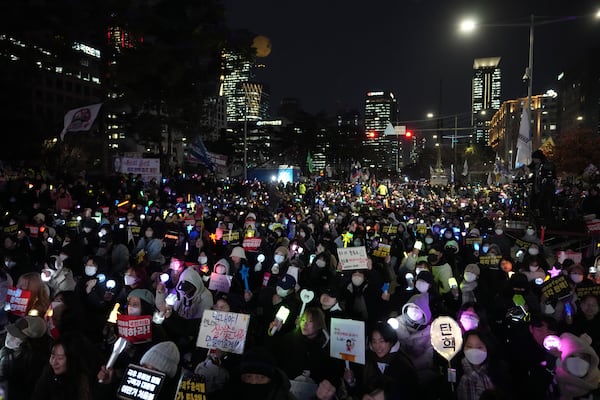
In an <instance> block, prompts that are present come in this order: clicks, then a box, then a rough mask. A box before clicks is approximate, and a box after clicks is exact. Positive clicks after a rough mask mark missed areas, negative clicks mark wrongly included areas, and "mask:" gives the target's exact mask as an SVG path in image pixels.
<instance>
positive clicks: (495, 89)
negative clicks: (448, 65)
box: [471, 57, 502, 144]
mask: <svg viewBox="0 0 600 400" xmlns="http://www.w3.org/2000/svg"><path fill="white" fill-rule="evenodd" d="M499 64H500V57H487V58H476V59H475V61H474V62H473V85H472V89H473V94H472V115H471V123H472V126H473V128H474V130H475V140H476V141H477V143H483V144H487V143H488V142H489V124H490V119H491V118H492V116H493V115H494V114H495V113H496V111H498V110H499V109H500V94H501V78H502V76H501V73H500V67H499V66H498V65H499Z"/></svg>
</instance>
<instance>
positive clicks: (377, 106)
mask: <svg viewBox="0 0 600 400" xmlns="http://www.w3.org/2000/svg"><path fill="white" fill-rule="evenodd" d="M397 118H398V103H397V101H396V98H395V97H394V94H393V93H391V92H382V91H378V92H375V91H373V92H368V93H367V97H366V99H365V138H364V140H363V146H364V148H365V150H366V151H365V155H364V157H365V159H364V160H363V161H364V163H365V165H366V166H369V167H370V168H376V169H388V170H395V169H396V166H397V164H398V155H399V154H402V151H401V150H400V149H399V147H400V145H401V143H400V142H399V141H398V140H397V138H396V136H385V135H384V132H385V129H386V127H387V126H388V124H389V123H391V124H392V125H393V124H394V123H395V122H396V121H397Z"/></svg>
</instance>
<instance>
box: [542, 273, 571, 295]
mask: <svg viewBox="0 0 600 400" xmlns="http://www.w3.org/2000/svg"><path fill="white" fill-rule="evenodd" d="M570 292H571V288H570V287H569V283H568V282H567V278H566V277H565V276H564V275H559V276H557V277H556V278H552V279H550V280H547V281H546V282H544V285H543V286H542V296H544V297H546V298H548V299H557V298H561V297H564V296H568V295H569V293H570Z"/></svg>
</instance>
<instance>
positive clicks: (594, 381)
mask: <svg viewBox="0 0 600 400" xmlns="http://www.w3.org/2000/svg"><path fill="white" fill-rule="evenodd" d="M587 339H589V336H588V337H586V336H583V337H577V336H575V335H573V334H571V333H563V334H562V335H561V336H560V346H561V354H560V360H557V362H556V371H555V379H556V381H557V382H558V387H559V389H560V400H568V399H573V398H576V397H580V396H583V395H585V394H587V393H589V392H591V391H593V390H597V389H598V388H599V386H600V370H598V355H597V354H596V352H595V351H594V350H593V349H592V347H591V346H590V341H589V340H587ZM576 354H577V355H584V356H585V357H587V358H588V361H589V363H590V366H589V370H588V373H587V374H586V375H585V376H583V377H581V378H578V377H576V376H575V375H573V374H571V373H570V372H569V371H568V369H567V368H566V365H565V361H566V359H567V358H569V357H571V356H573V355H576Z"/></svg>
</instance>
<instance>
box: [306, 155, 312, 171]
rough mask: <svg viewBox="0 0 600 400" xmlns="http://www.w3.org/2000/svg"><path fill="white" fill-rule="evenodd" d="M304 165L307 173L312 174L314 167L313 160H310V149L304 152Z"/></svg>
mask: <svg viewBox="0 0 600 400" xmlns="http://www.w3.org/2000/svg"><path fill="white" fill-rule="evenodd" d="M306 166H307V167H308V173H309V174H312V172H313V170H314V168H313V160H312V157H311V156H310V151H309V152H308V154H306Z"/></svg>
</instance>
